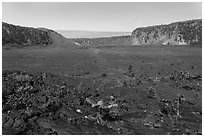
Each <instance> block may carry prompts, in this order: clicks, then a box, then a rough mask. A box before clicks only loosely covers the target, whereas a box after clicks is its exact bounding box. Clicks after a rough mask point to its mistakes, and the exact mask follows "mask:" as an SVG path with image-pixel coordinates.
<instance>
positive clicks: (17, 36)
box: [2, 22, 52, 46]
mask: <svg viewBox="0 0 204 137" xmlns="http://www.w3.org/2000/svg"><path fill="white" fill-rule="evenodd" d="M6 44H12V45H21V46H31V45H44V46H45V45H50V44H52V39H51V37H50V36H49V31H48V30H43V29H36V28H28V27H21V26H15V25H11V24H7V23H4V22H3V23H2V45H3V46H5V45H6Z"/></svg>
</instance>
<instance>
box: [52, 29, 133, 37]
mask: <svg viewBox="0 0 204 137" xmlns="http://www.w3.org/2000/svg"><path fill="white" fill-rule="evenodd" d="M56 32H58V33H60V34H62V35H63V36H64V37H66V38H101V37H114V36H126V35H131V32H108V31H107V32H106V31H81V30H56Z"/></svg>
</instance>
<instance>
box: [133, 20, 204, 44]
mask: <svg viewBox="0 0 204 137" xmlns="http://www.w3.org/2000/svg"><path fill="white" fill-rule="evenodd" d="M131 37H132V45H193V44H199V45H201V44H202V19H197V20H188V21H183V22H175V23H171V24H169V25H157V26H149V27H142V28H137V29H135V30H134V31H133V32H132V34H131Z"/></svg>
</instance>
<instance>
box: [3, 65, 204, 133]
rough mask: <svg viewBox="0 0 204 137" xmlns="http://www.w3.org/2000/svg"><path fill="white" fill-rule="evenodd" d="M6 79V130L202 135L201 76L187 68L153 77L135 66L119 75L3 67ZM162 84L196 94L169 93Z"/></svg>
mask: <svg viewBox="0 0 204 137" xmlns="http://www.w3.org/2000/svg"><path fill="white" fill-rule="evenodd" d="M2 81H3V83H2V127H3V131H2V132H3V134H24V135H25V134H27V135H30V134H40V135H44V134H46V135H58V134H60V135H68V134H102V135H103V134H109V135H112V134H114V135H115V134H125V135H127V134H202V107H201V106H199V105H197V101H198V100H199V99H200V91H201V88H202V87H201V82H202V78H201V75H192V74H190V73H189V72H187V71H184V70H174V71H173V72H172V73H169V75H167V76H165V77H160V78H159V77H148V76H147V75H145V74H141V75H140V76H138V75H136V74H135V72H134V69H133V66H132V65H130V66H129V67H128V68H127V71H125V72H124V74H123V77H118V78H115V79H109V78H108V77H107V75H105V74H102V75H100V76H98V77H97V78H82V77H78V76H73V77H72V76H58V75H53V74H51V73H35V74H29V73H27V72H20V71H3V74H2ZM150 83H151V84H150ZM161 83H162V84H169V85H170V86H171V87H173V88H176V89H177V90H179V89H185V90H186V91H189V90H190V91H192V92H195V93H196V94H195V98H193V99H189V98H186V97H185V96H184V95H182V94H178V96H176V97H173V98H170V97H169V98H168V97H167V98H164V96H163V95H161V94H159V89H158V85H160V84H161ZM164 94H166V93H164Z"/></svg>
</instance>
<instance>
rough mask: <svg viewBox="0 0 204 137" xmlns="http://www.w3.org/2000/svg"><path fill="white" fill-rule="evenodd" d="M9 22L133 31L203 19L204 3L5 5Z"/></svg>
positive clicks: (53, 26)
mask: <svg viewBox="0 0 204 137" xmlns="http://www.w3.org/2000/svg"><path fill="white" fill-rule="evenodd" d="M2 14H3V15H2V20H3V21H4V22H7V23H11V24H16V25H22V26H31V27H46V28H50V29H53V30H90V31H132V30H134V29H135V28H137V27H141V26H151V25H156V24H168V23H172V22H175V21H183V20H188V19H198V18H200V19H201V18H202V3H201V2H200V3H178V2H174V3H166V2H165V3H158V2H157V3H147V2H146V3H138V2H135V3H69V2H67V3H65V2H64V3H62V2H61V3H41V2H40V3H31V2H28V3H25V2H24V3H11V2H9V3H5V2H4V3H3V4H2Z"/></svg>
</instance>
